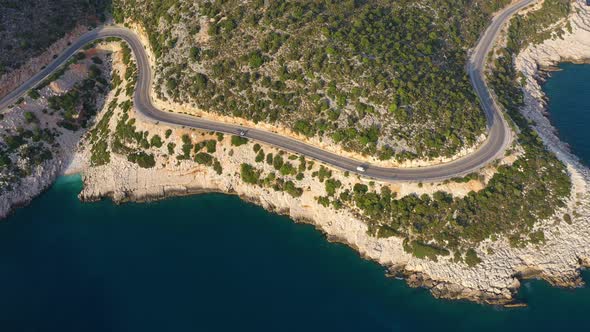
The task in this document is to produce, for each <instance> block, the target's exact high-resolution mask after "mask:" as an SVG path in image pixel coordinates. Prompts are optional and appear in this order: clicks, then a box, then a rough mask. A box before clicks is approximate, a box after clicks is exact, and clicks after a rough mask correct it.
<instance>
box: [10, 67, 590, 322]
mask: <svg viewBox="0 0 590 332" xmlns="http://www.w3.org/2000/svg"><path fill="white" fill-rule="evenodd" d="M564 67H566V66H564ZM580 71H584V72H585V73H586V74H585V75H586V76H585V77H586V78H590V67H588V66H586V67H577V66H576V67H572V68H571V70H570V68H569V67H566V70H565V71H563V72H560V73H556V74H555V75H554V77H553V78H552V79H551V80H550V81H549V83H548V85H547V89H548V93H549V95H550V97H551V98H554V94H553V92H554V91H550V89H552V88H551V85H550V84H552V83H555V81H556V80H562V82H561V83H559V82H557V83H555V86H556V87H562V86H564V84H569V83H571V82H570V76H567V75H570V74H571V75H574V76H576V75H579V72H580ZM589 81H590V80H588V79H587V80H585V81H584V80H583V79H582V80H581V81H580V82H579V84H585V86H586V87H585V89H582V90H581V91H588V90H589V89H590V84H588V82H589ZM554 90H557V89H554ZM564 90H568V91H570V93H571V94H570V95H569V97H568V96H567V95H565V96H564V97H563V100H566V101H570V100H571V99H572V98H574V95H573V94H574V92H573V91H574V89H573V88H572V89H564ZM560 91H561V89H560ZM561 92H562V93H563V91H561ZM580 93H581V94H578V95H577V96H578V97H579V96H585V95H584V94H583V92H580ZM580 99H584V98H580ZM585 99H586V101H588V98H585ZM556 100H557V99H554V100H553V101H552V104H551V108H552V112H553V113H554V115H555V122H556V124H558V125H559V123H564V122H560V121H559V120H558V118H559V117H564V118H568V113H574V112H577V110H578V107H582V106H576V105H574V106H573V107H576V109H568V108H563V109H561V108H559V107H560V105H559V104H558V103H556ZM587 105H588V104H587V103H586V107H587ZM568 107H570V106H568ZM586 109H587V108H586ZM577 118H578V119H581V115H580V114H578V115H577ZM565 123H566V124H567V122H565ZM574 123H577V122H575V121H574ZM563 129H565V130H562V132H569V130H567V129H568V128H567V127H563ZM582 132H583V133H586V134H585V135H586V136H585V137H588V134H587V132H588V131H582ZM584 142H585V141H584V140H582V143H584ZM573 143H574V141H572V144H573ZM580 151H586V152H588V150H587V149H586V150H583V149H582V148H580ZM580 153H581V152H580ZM586 156H588V154H586ZM587 160H588V159H586V161H587ZM80 189H81V183H80V180H79V178H78V177H75V176H74V177H64V178H61V179H59V180H58V182H57V183H56V184H55V185H54V186H53V187H52V188H51V189H50V190H49V191H48V192H46V193H45V194H43V195H41V196H40V197H39V198H37V199H35V200H34V201H33V202H32V203H31V204H30V205H29V206H27V207H26V208H22V209H19V210H17V211H16V213H15V214H14V215H12V216H11V217H9V218H8V219H7V220H6V221H4V222H2V223H0V331H2V332H3V331H10V332H11V331H56V332H57V331H59V332H69V331H75V332H79V331H84V332H87V331H88V332H91V331H114V332H115V331H126V332H128V331H141V332H145V331H158V332H159V331H338V330H340V331H432V330H435V331H499V330H501V331H524V330H534V331H555V330H562V329H563V328H566V327H567V328H568V329H572V328H577V329H580V330H586V329H587V328H588V326H590V315H588V312H589V311H590V289H589V288H581V289H576V290H566V289H557V288H553V287H550V286H548V285H547V284H546V283H544V282H541V281H535V280H533V281H526V282H524V285H523V287H522V291H521V293H520V297H521V298H522V299H524V300H525V301H526V302H528V303H529V307H528V308H521V309H510V310H507V309H500V308H495V307H490V306H482V305H477V304H473V303H467V302H449V301H443V300H436V299H434V298H433V297H432V296H430V294H429V293H428V292H427V291H425V290H423V289H411V288H409V287H407V286H406V284H405V282H404V281H402V280H395V279H388V278H386V277H385V275H384V269H383V268H382V267H380V266H379V265H377V264H375V263H372V262H368V261H365V260H363V259H361V258H360V257H359V256H358V255H357V254H356V253H355V252H354V251H353V250H352V249H350V248H348V247H346V246H343V245H339V244H332V243H328V242H327V241H326V240H325V238H324V237H323V236H322V235H321V234H320V233H319V232H318V231H316V230H315V229H314V228H313V227H311V226H309V225H302V224H295V223H293V222H292V221H291V220H289V219H288V218H286V217H281V216H277V215H275V214H271V213H267V212H266V211H264V210H263V209H261V208H259V207H256V206H254V205H250V204H247V203H244V202H242V201H240V200H239V199H238V198H237V197H234V196H226V195H220V194H207V195H199V196H193V197H182V198H174V199H168V200H165V201H161V202H156V203H149V204H124V205H120V206H116V205H114V204H112V203H111V202H109V201H102V202H97V203H84V204H83V203H80V202H79V201H78V199H77V197H76V195H77V193H78V192H79V191H80ZM585 278H586V280H590V274H588V273H585Z"/></svg>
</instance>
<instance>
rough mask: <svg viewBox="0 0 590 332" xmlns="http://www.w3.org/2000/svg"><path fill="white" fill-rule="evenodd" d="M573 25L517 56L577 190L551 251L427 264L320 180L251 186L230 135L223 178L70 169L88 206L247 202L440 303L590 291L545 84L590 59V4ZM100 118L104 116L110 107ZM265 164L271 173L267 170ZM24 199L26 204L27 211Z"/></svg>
mask: <svg viewBox="0 0 590 332" xmlns="http://www.w3.org/2000/svg"><path fill="white" fill-rule="evenodd" d="M570 23H571V25H572V32H571V33H566V34H565V35H564V36H563V37H562V39H555V40H547V41H545V42H543V43H541V44H538V45H532V46H530V47H528V48H526V49H525V50H524V51H523V52H521V54H519V56H518V57H517V58H516V61H515V66H516V68H517V69H518V70H519V71H521V72H522V73H523V75H524V77H525V79H526V84H525V86H524V87H523V90H524V92H525V104H526V106H525V108H524V109H523V114H525V116H527V117H528V118H529V119H531V120H533V121H534V122H535V129H536V130H537V132H538V133H539V136H540V137H541V138H542V139H543V140H544V142H545V144H546V145H547V146H548V147H549V148H550V149H551V150H552V151H553V152H555V153H556V155H557V156H558V158H559V159H560V160H561V161H562V162H564V163H565V164H566V166H567V169H568V172H569V175H570V177H571V179H572V183H573V190H572V196H571V198H570V200H569V202H568V204H567V206H566V207H565V208H563V209H562V210H561V211H558V213H557V214H556V216H555V217H554V218H550V220H546V221H542V222H540V223H539V224H540V225H539V226H538V227H539V228H540V229H543V230H544V231H545V234H546V242H545V244H543V245H540V246H535V245H529V246H527V247H524V248H512V247H510V245H509V243H508V241H507V240H505V239H500V240H498V241H494V242H492V241H488V240H486V241H484V242H483V243H482V244H481V245H480V247H479V248H477V251H478V254H480V257H481V259H482V262H481V263H480V264H478V265H477V266H474V267H469V266H467V265H466V264H465V263H458V262H453V261H452V260H451V259H450V258H441V259H439V260H438V261H432V260H427V259H419V258H416V257H414V256H412V255H411V254H409V253H407V252H405V251H404V249H403V239H401V238H396V237H389V238H376V237H372V236H370V235H369V234H368V233H367V224H366V223H365V222H364V221H363V219H362V218H361V217H360V216H358V215H357V214H355V213H354V212H353V211H349V210H346V209H342V210H334V209H332V208H330V207H325V206H322V205H320V204H319V203H318V201H317V200H316V199H315V196H316V195H317V194H318V193H323V190H324V189H323V188H324V187H323V184H321V183H318V181H316V180H313V179H311V177H310V178H307V179H304V180H303V181H302V183H301V185H302V186H303V187H305V188H307V189H306V190H304V192H303V194H302V195H301V197H292V196H290V195H288V194H287V193H285V192H280V191H273V190H272V189H269V188H264V187H257V186H252V185H249V184H246V183H243V181H242V180H241V178H240V175H239V173H240V165H241V164H242V163H244V162H246V161H252V160H254V158H255V152H254V151H253V150H252V144H247V145H245V146H243V147H240V148H237V147H233V146H232V145H231V144H230V143H229V139H227V138H226V139H224V140H221V141H219V142H218V147H217V152H215V153H213V155H214V156H215V157H216V158H218V159H219V160H220V161H221V163H222V165H223V169H224V171H223V174H218V173H216V172H215V171H214V170H212V169H211V168H209V167H204V166H201V165H197V164H195V163H194V162H192V161H176V160H169V158H168V157H164V156H163V153H160V154H159V155H158V157H157V160H156V165H157V166H156V167H154V168H151V169H145V168H141V167H138V166H137V165H136V164H134V163H131V162H130V161H128V160H127V159H126V158H124V157H122V156H118V155H116V154H112V155H111V161H110V162H109V163H108V164H107V165H103V166H98V167H90V166H89V163H88V160H89V157H90V151H89V148H87V147H84V146H82V145H79V147H78V150H77V152H76V155H75V156H74V157H73V158H74V160H75V161H77V162H76V165H77V166H76V167H75V170H73V169H70V172H77V171H80V172H81V173H82V179H83V182H84V188H83V190H82V192H81V193H80V195H79V197H80V199H81V200H83V201H93V200H99V199H103V198H105V197H108V198H110V199H112V200H113V201H114V202H116V203H123V202H127V201H137V202H146V201H151V200H157V199H163V198H166V197H172V196H181V195H192V194H199V193H206V192H220V193H224V194H235V195H239V196H240V197H241V198H242V199H244V200H246V201H249V202H251V203H253V204H256V205H260V206H262V207H263V208H265V209H267V210H269V211H271V212H275V213H279V214H283V215H287V216H289V217H291V218H292V219H293V220H295V221H297V222H305V223H309V224H312V225H314V226H315V227H316V228H317V229H318V230H319V231H321V232H323V233H324V234H325V235H326V238H327V239H328V240H329V241H333V242H340V243H344V244H346V245H348V246H350V247H352V248H353V249H355V250H356V251H358V252H359V254H360V255H361V257H363V258H365V259H369V260H373V261H375V262H377V263H379V264H381V265H383V266H384V267H385V268H387V270H388V272H389V275H391V276H394V277H401V278H404V279H406V280H407V283H408V285H409V286H411V287H424V288H427V289H428V290H429V291H430V292H431V293H432V294H433V296H435V297H438V298H445V299H467V300H471V301H475V302H478V303H488V304H494V305H506V306H514V305H519V304H518V303H515V295H516V293H517V292H518V289H519V287H520V280H522V279H527V278H541V279H544V280H546V281H547V282H549V283H551V284H552V285H555V286H560V287H579V286H581V285H583V280H582V279H581V276H580V270H581V269H582V268H584V267H589V266H590V264H589V263H590V190H589V188H590V171H589V170H588V169H587V168H586V167H585V166H583V165H582V164H581V163H580V162H579V160H578V159H577V158H576V157H575V156H574V155H573V154H571V152H570V151H569V149H568V148H567V145H566V144H564V143H563V142H561V141H560V140H559V138H558V137H557V135H556V132H555V129H554V128H553V127H552V125H551V123H550V122H549V120H548V118H547V117H546V115H547V110H546V104H545V101H544V100H545V99H544V98H545V96H544V94H543V92H542V89H541V85H540V82H539V78H540V77H541V76H540V73H541V68H543V67H546V66H554V65H555V64H557V63H559V62H563V61H566V60H576V61H584V60H585V59H590V7H585V5H584V1H580V0H578V1H576V3H575V5H574V11H573V13H572V15H571V17H570ZM112 98H113V96H112V95H110V96H108V97H107V101H106V102H105V104H108V101H109V100H110V99H112ZM101 114H104V110H103V111H101ZM136 126H137V127H138V129H140V130H145V131H149V132H150V133H157V134H159V135H161V136H164V131H165V130H166V129H168V128H167V127H165V126H155V125H154V124H151V123H148V122H144V121H141V119H137V122H136ZM174 130H175V131H176V132H175V134H174V135H175V136H174V137H176V141H177V143H178V145H181V144H182V143H181V140H180V137H181V135H183V134H186V135H191V136H195V137H200V136H206V135H207V133H201V132H195V131H191V130H188V129H178V128H174ZM199 135H200V136H199ZM263 148H264V150H265V151H267V152H269V151H270V152H274V153H278V152H279V151H277V150H276V149H273V148H271V147H267V146H263ZM72 151H73V149H72ZM227 151H232V153H229V152H227ZM160 152H161V151H160ZM57 162H58V164H56V166H55V167H56V168H55V169H54V170H53V171H52V172H46V173H44V174H50V176H46V177H40V179H44V180H42V181H40V180H37V182H36V183H37V184H41V185H40V186H38V187H34V186H33V187H31V188H30V189H31V190H30V192H31V195H30V196H25V195H24V192H16V191H15V192H14V195H16V196H15V197H34V196H35V195H37V194H39V193H40V192H41V191H42V190H43V189H44V188H45V187H47V186H48V185H49V184H50V183H51V182H52V181H53V179H54V178H55V176H57V175H58V174H59V173H61V172H63V171H64V170H65V167H64V166H65V164H67V163H68V162H69V157H68V158H66V157H60V158H57ZM316 166H317V165H316ZM264 167H266V168H267V169H268V168H269V166H266V165H265V166H264ZM316 168H317V167H316ZM65 171H67V170H65ZM334 173H335V177H337V178H338V179H339V180H341V181H342V182H343V183H344V184H345V185H347V184H350V183H352V182H351V181H353V180H352V179H350V178H348V177H345V176H344V175H343V174H341V172H339V171H337V170H334ZM354 180H356V179H354ZM359 180H360V179H359ZM32 185H33V184H32ZM401 186H412V185H411V184H403V185H400V187H399V188H397V190H398V191H399V192H407V191H418V190H420V189H418V188H422V186H415V185H414V186H413V187H401ZM408 188H410V189H408ZM10 197H11V196H10ZM10 197H9V196H7V195H2V196H0V208H1V209H2V211H8V210H9V209H10V208H11V207H13V206H14V204H15V201H14V200H12V199H10ZM25 202H26V200H25V201H23V202H21V203H19V204H24V203H25ZM566 213H568V214H571V215H572V216H573V217H572V221H571V222H564V221H563V220H561V219H560V216H561V215H564V214H566Z"/></svg>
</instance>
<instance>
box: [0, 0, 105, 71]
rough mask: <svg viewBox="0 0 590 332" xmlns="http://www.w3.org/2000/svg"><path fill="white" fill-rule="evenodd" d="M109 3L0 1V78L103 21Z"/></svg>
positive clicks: (91, 0) (95, 0)
mask: <svg viewBox="0 0 590 332" xmlns="http://www.w3.org/2000/svg"><path fill="white" fill-rule="evenodd" d="M110 3H111V1H110V0H5V1H0V76H2V75H3V74H4V73H7V72H10V71H12V70H14V69H16V68H18V67H20V66H21V65H22V64H23V63H25V62H26V61H27V60H28V59H30V58H31V57H34V56H37V55H39V54H40V53H41V52H43V51H44V50H45V49H46V48H47V47H48V46H50V45H51V44H52V43H53V42H55V41H56V40H58V39H59V38H61V37H63V36H64V35H65V34H66V33H68V32H70V31H71V30H72V29H73V28H74V27H75V26H76V24H82V25H89V26H91V25H95V24H97V23H99V22H100V21H104V18H105V15H104V12H105V9H106V8H109V7H110Z"/></svg>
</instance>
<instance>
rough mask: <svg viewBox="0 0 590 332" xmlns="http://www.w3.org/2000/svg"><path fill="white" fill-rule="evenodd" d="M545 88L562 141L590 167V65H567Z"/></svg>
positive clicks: (553, 75)
mask: <svg viewBox="0 0 590 332" xmlns="http://www.w3.org/2000/svg"><path fill="white" fill-rule="evenodd" d="M559 67H560V68H561V69H562V70H561V71H557V72H553V73H551V78H550V79H549V80H547V82H546V83H545V84H544V86H543V90H544V91H545V93H546V94H547V97H549V103H548V105H547V106H548V110H549V114H550V118H551V121H552V123H553V125H554V126H555V127H556V128H557V129H558V131H559V137H560V138H561V139H562V140H563V141H565V142H567V143H569V144H570V147H571V149H572V152H573V153H574V154H576V155H577V156H578V157H580V159H581V160H582V161H583V162H584V163H585V164H586V165H590V133H589V131H590V64H584V65H575V64H572V63H563V64H561V65H560V66H559Z"/></svg>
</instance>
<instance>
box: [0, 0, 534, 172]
mask: <svg viewBox="0 0 590 332" xmlns="http://www.w3.org/2000/svg"><path fill="white" fill-rule="evenodd" d="M535 1H537V0H521V1H517V2H515V3H513V4H512V5H510V6H508V7H506V8H505V9H504V10H502V11H501V12H500V13H498V14H497V15H496V16H495V18H494V20H493V21H492V22H491V24H490V25H489V27H488V28H487V30H486V31H485V33H484V34H483V35H482V36H481V38H480V40H479V41H478V43H477V46H476V47H475V48H474V49H473V52H472V55H471V57H470V60H469V63H468V65H467V72H468V74H469V77H470V80H471V84H472V85H473V87H474V90H475V92H476V94H477V96H478V97H479V100H480V104H481V105H482V108H483V110H484V112H485V115H486V118H487V129H488V135H487V139H486V140H485V141H484V142H483V143H482V144H481V145H480V147H479V148H478V149H477V150H476V151H474V152H473V153H471V154H469V155H467V156H464V157H462V158H459V159H456V160H454V161H452V162H448V163H444V164H440V165H436V166H428V167H416V168H385V167H378V166H372V165H368V164H366V163H363V162H361V161H358V160H354V159H350V158H346V157H343V156H339V155H337V154H334V153H331V152H327V151H324V150H322V149H320V148H318V147H314V146H311V145H309V144H306V143H303V142H301V141H297V140H294V139H291V138H288V137H284V136H281V135H279V134H275V133H272V132H269V131H265V130H260V129H255V128H248V127H242V126H239V125H233V124H227V123H222V122H215V121H211V120H206V119H202V118H198V117H193V116H188V115H183V114H178V113H171V112H165V111H161V110H159V109H157V108H155V107H154V105H153V104H152V99H151V95H150V91H151V89H150V86H151V84H152V74H151V68H150V64H149V61H148V57H147V54H146V51H145V49H144V46H143V45H142V44H141V42H140V40H139V38H138V37H137V35H136V34H135V33H134V32H132V31H131V30H128V29H125V28H122V27H114V26H105V27H100V28H97V29H95V30H92V31H89V32H87V33H86V34H84V35H83V36H81V37H80V38H79V39H78V40H76V42H74V43H73V44H72V45H71V46H70V47H68V48H67V49H66V51H65V52H63V53H62V54H61V55H59V56H58V57H57V58H56V59H55V60H54V61H53V62H52V63H51V64H49V65H48V66H47V67H46V68H45V69H43V70H42V71H41V72H39V73H37V74H36V75H35V76H33V77H32V78H31V79H29V80H28V81H27V82H25V83H24V84H23V85H21V86H20V87H18V88H17V89H16V90H14V91H12V92H11V93H9V94H8V95H6V96H5V97H4V98H3V99H2V100H0V110H3V109H5V108H7V107H8V106H10V105H12V104H13V103H14V102H15V101H17V100H18V98H20V97H21V96H23V95H24V94H25V93H26V92H27V91H28V90H30V89H31V88H33V87H35V86H36V85H37V84H39V83H40V82H41V81H43V79H44V78H46V77H47V76H49V75H50V74H51V73H53V72H54V71H55V70H57V69H58V68H59V67H60V66H61V65H62V64H63V63H65V62H66V61H67V60H68V59H69V58H70V57H71V56H72V55H74V54H75V53H76V52H77V51H78V50H79V49H81V48H82V47H84V45H86V44H88V43H90V42H92V41H94V40H97V39H100V38H106V37H119V38H122V39H124V40H125V41H126V42H127V43H129V46H130V47H131V49H132V50H133V53H134V55H135V58H136V61H137V66H138V69H139V77H138V80H137V86H136V90H135V95H134V105H135V109H136V111H137V112H138V113H140V114H141V115H142V116H143V117H145V118H146V119H147V120H149V121H153V122H160V123H166V124H170V125H174V126H185V127H192V128H198V129H204V130H208V131H217V132H223V133H229V134H238V133H239V132H240V131H245V133H246V134H245V136H246V137H248V138H251V139H253V140H257V141H260V142H264V143H267V144H271V145H273V146H276V147H279V148H281V149H284V150H288V151H291V152H295V153H299V154H303V155H305V156H307V157H309V158H313V159H315V160H318V161H321V162H323V163H326V164H329V165H332V166H333V167H336V168H340V169H343V170H347V171H350V172H352V173H359V174H362V175H363V176H367V177H371V178H374V179H378V180H383V181H425V182H427V181H436V180H444V179H448V178H452V177H456V176H463V175H466V174H468V173H470V172H473V171H475V170H477V169H479V168H481V167H482V166H484V165H486V164H487V163H489V162H491V161H493V160H494V159H496V158H497V157H499V156H500V155H501V154H503V152H504V150H505V149H506V147H507V146H508V144H509V143H510V140H511V131H510V128H509V127H508V125H507V123H506V122H505V120H504V118H503V117H502V115H501V111H500V109H499V108H498V106H497V105H496V103H495V101H494V99H493V98H492V96H491V95H490V92H489V90H488V88H487V86H486V83H485V80H484V74H483V68H484V65H485V60H486V56H487V54H488V53H489V51H490V49H491V48H492V46H493V44H494V42H495V40H496V37H497V36H498V34H499V32H500V30H501V28H502V26H503V24H504V23H505V22H506V21H507V20H508V19H509V18H510V17H511V16H512V15H513V14H514V13H516V12H517V11H519V10H520V9H522V8H524V7H525V6H527V5H529V4H531V3H533V2H535ZM360 165H362V166H364V167H365V169H366V171H365V172H358V171H357V167H358V166H360Z"/></svg>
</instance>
